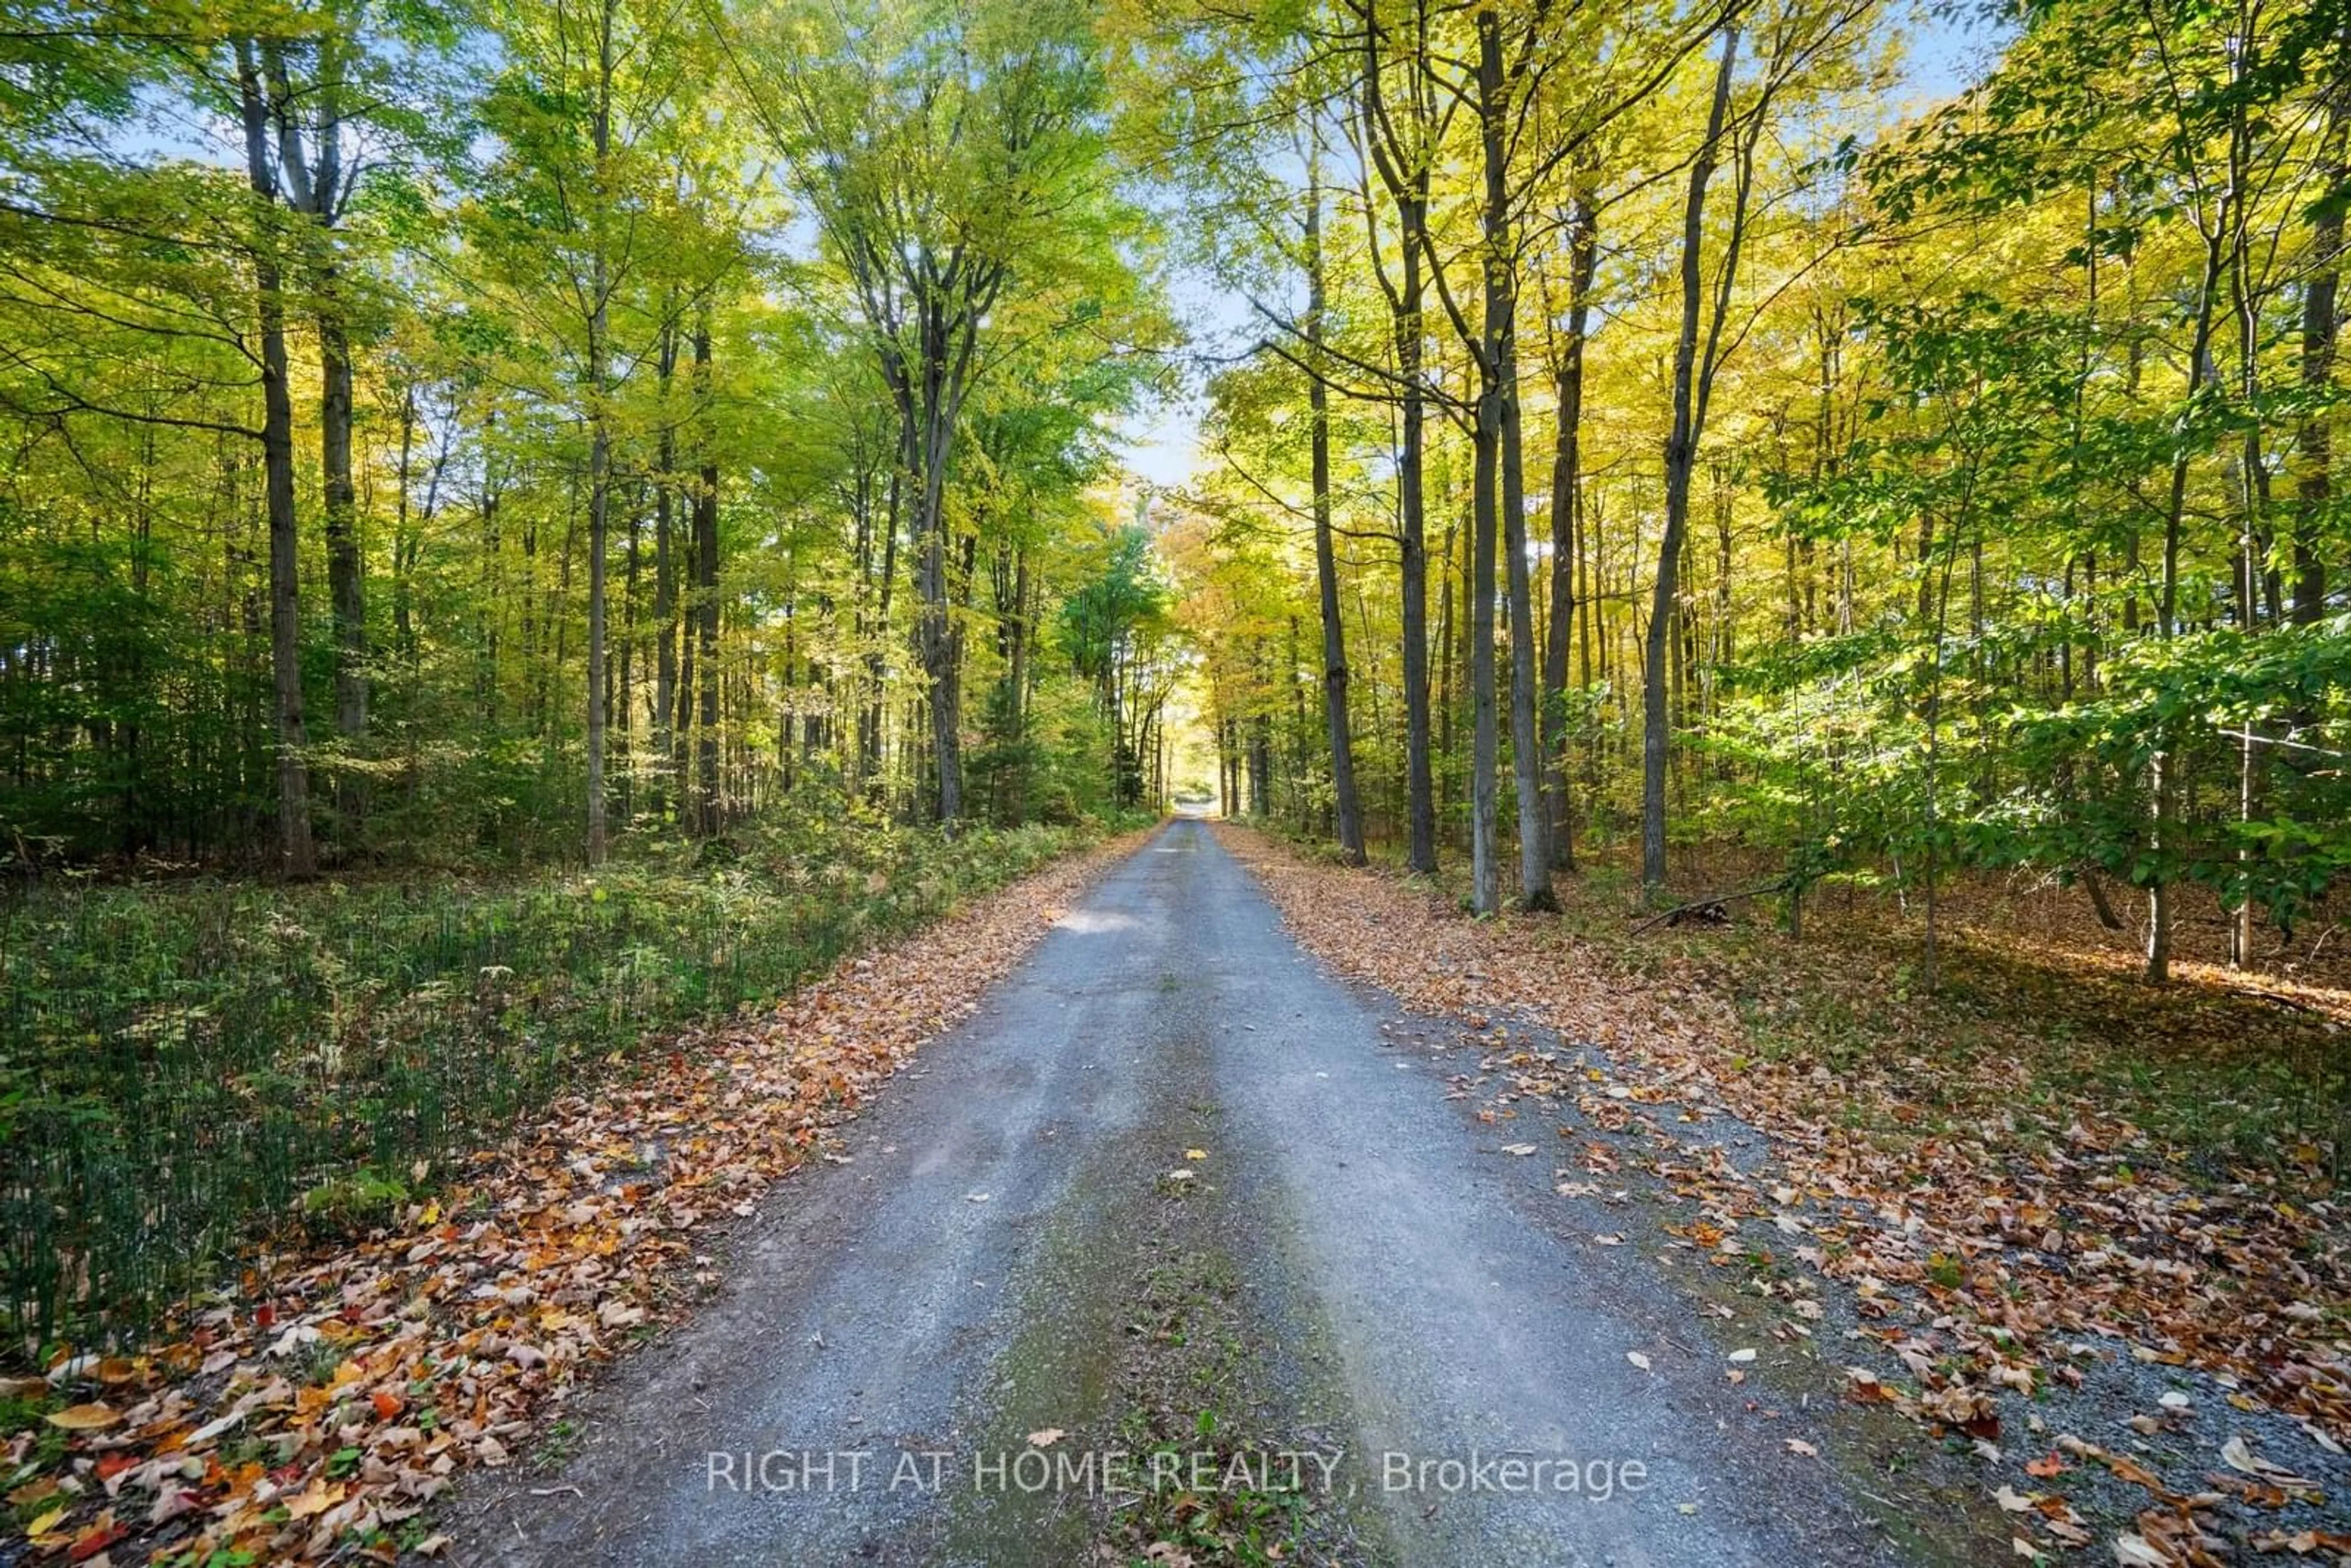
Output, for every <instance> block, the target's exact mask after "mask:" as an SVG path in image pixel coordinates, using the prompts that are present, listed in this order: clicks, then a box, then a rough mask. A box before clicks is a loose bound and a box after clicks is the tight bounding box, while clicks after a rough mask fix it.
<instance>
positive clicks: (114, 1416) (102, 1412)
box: [42, 1401, 122, 1432]
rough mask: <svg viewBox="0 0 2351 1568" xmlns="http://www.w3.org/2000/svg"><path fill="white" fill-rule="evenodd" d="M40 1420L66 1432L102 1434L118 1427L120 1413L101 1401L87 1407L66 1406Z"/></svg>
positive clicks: (120, 1417)
mask: <svg viewBox="0 0 2351 1568" xmlns="http://www.w3.org/2000/svg"><path fill="white" fill-rule="evenodd" d="M42 1418H43V1419H44V1420H46V1421H47V1422H48V1424H49V1425H50V1426H52V1427H63V1428H64V1429H65V1430H66V1431H68V1432H103V1431H104V1430H106V1428H108V1427H113V1426H119V1425H120V1423H121V1421H122V1413H121V1412H120V1411H119V1410H117V1409H115V1408H114V1407H113V1406H110V1405H108V1404H105V1403H104V1402H102V1401H101V1402H99V1403H94V1404H89V1405H68V1406H66V1407H65V1408H64V1409H62V1410H52V1411H50V1412H49V1413H48V1415H47V1416H44V1417H42Z"/></svg>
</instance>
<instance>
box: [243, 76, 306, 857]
mask: <svg viewBox="0 0 2351 1568" xmlns="http://www.w3.org/2000/svg"><path fill="white" fill-rule="evenodd" d="M236 69H237V99H238V106H239V108H240V110H242V115H243V119H244V121H245V146H246V172H247V174H248V176H249V177H250V179H251V182H252V186H253V192H254V193H255V194H256V196H259V197H260V198H262V203H263V204H264V206H263V208H262V210H259V211H256V214H255V218H256V222H258V223H260V224H262V225H271V224H272V222H273V219H274V217H275V214H274V213H271V212H269V211H268V209H267V206H266V204H271V203H274V202H275V200H276V197H277V182H276V179H275V177H274V176H273V174H272V172H271V170H270V165H269V144H268V135H269V125H268V112H267V109H266V105H265V103H264V100H263V98H262V89H261V77H260V72H259V70H258V68H256V65H255V63H254V57H253V50H252V47H251V46H250V45H248V44H246V43H242V42H240V43H239V44H238V45H237V48H236ZM253 282H254V296H255V309H256V317H257V321H256V326H257V327H258V329H259V336H260V340H261V342H260V347H261V406H262V424H261V463H262V480H263V497H264V503H265V505H266V508H267V514H268V518H269V667H270V674H271V683H272V685H273V686H274V688H275V691H276V695H277V865H278V870H279V872H280V873H283V874H284V875H286V876H288V877H308V876H314V875H316V874H317V873H318V870H319V857H318V851H317V849H316V847H315V845H314V843H313V841H312V840H311V836H310V767H309V761H308V757H307V755H306V753H307V751H308V747H309V740H308V736H307V735H306V734H305V732H304V728H303V719H302V639H301V624H300V616H299V599H300V584H301V561H300V556H299V551H298V545H299V542H300V541H299V537H298V534H297V533H296V531H295V521H296V519H295V511H294V399H293V392H292V391H291V387H290V376H289V374H288V369H289V367H288V365H287V356H286V293H285V285H284V275H283V273H282V271H281V269H280V267H279V265H278V261H277V235H276V234H275V233H274V232H271V229H270V228H269V227H266V226H265V228H264V229H263V231H262V232H261V233H260V234H258V235H256V238H255V242H254V246H253Z"/></svg>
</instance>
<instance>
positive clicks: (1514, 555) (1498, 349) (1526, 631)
mask: <svg viewBox="0 0 2351 1568" xmlns="http://www.w3.org/2000/svg"><path fill="white" fill-rule="evenodd" d="M1478 120H1479V135H1480V140H1481V141H1482V143H1483V146H1484V162H1485V175H1486V203H1485V212H1484V214H1483V228H1484V238H1485V242H1486V246H1485V250H1486V255H1485V282H1486V308H1485V320H1484V332H1485V340H1486V353H1485V361H1486V373H1487V377H1488V380H1489V384H1490V387H1491V394H1490V395H1491V396H1492V398H1493V400H1494V402H1495V415H1496V425H1495V436H1496V440H1497V442H1498V444H1499V448H1500V450H1499V454H1498V457H1499V468H1500V480H1501V494H1500V507H1501V522H1502V540H1501V544H1502V559H1503V563H1504V566H1505V569H1506V570H1505V571H1504V574H1503V575H1504V580H1505V582H1506V584H1507V586H1508V589H1509V591H1510V765H1511V773H1512V776H1513V781H1514V783H1515V784H1516V786H1517V788H1516V794H1517V797H1518V818H1519V904H1520V907H1522V908H1526V909H1555V908H1557V907H1558V901H1557V900H1556V899H1555V898H1554V897H1553V896H1552V887H1551V812H1550V810H1549V809H1548V808H1547V807H1546V806H1545V805H1544V804H1543V757H1542V737H1541V729H1540V727H1539V725H1538V723H1537V719H1536V701H1537V690H1536V687H1537V683H1538V675H1537V673H1536V669H1535V612H1534V584H1533V580H1532V578H1533V573H1532V570H1531V567H1530V566H1529V564H1528V561H1527V507H1526V466H1525V451H1524V445H1523V443H1522V442H1521V441H1520V423H1519V326H1518V311H1519V298H1518V287H1519V284H1518V235H1517V230H1516V226H1515V225H1513V223H1512V222H1511V216H1510V147H1509V131H1510V126H1509V120H1510V101H1509V90H1508V89H1507V87H1506V86H1505V84H1504V82H1503V78H1502V24H1501V19H1500V18H1499V16H1497V15H1496V14H1495V12H1494V11H1493V9H1492V8H1491V7H1488V8H1485V9H1482V10H1480V11H1479V13H1478Z"/></svg>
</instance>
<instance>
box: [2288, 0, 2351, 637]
mask: <svg viewBox="0 0 2351 1568" xmlns="http://www.w3.org/2000/svg"><path fill="white" fill-rule="evenodd" d="M2327 93H2328V104H2327V112H2326V138H2325V143H2324V150H2323V151H2322V152H2321V153H2320V155H2319V170H2318V174H2319V180H2320V183H2321V185H2322V187H2323V188H2324V189H2326V190H2329V191H2339V190H2341V189H2342V188H2343V186H2344V183H2345V181H2346V179H2351V22H2346V24H2345V25H2344V29H2343V32H2342V33H2341V35H2340V36H2338V37H2337V38H2336V40H2335V71H2334V76H2333V79H2332V80H2331V81H2330V82H2329V83H2328V85H2327ZM2342 277H2343V204H2341V203H2340V202H2335V201H2328V202H2323V203H2321V204H2319V207H2318V209H2317V214H2316V215H2315V216H2314V218H2313V219H2312V220H2311V225H2310V278H2309V281H2308V282H2307V283H2306V284H2304V287H2303V296H2302V384H2303V387H2304V390H2305V391H2307V392H2309V393H2310V394H2311V395H2312V397H2313V400H2314V402H2316V403H2317V406H2316V407H2314V409H2313V411H2312V412H2311V413H2310V414H2309V415H2308V416H2307V417H2306V418H2304V421H2303V423H2302V429H2301V430H2300V432H2299V433H2298V435H2297V439H2296V442H2295V449H2296V454H2297V455H2298V456H2299V458H2300V460H2301V461H2300V463H2299V465H2298V466H2299V468H2300V470H2301V472H2300V474H2299V476H2297V477H2296V479H2295V482H2294V496H2295V499H2296V501H2297V503H2298V505H2297V506H2296V507H2295V513H2294V608H2293V611H2292V615H2293V620H2294V624H2295V625H2297V626H2308V625H2312V624H2314V623H2315V622H2317V621H2318V619H2319V617H2320V616H2321V615H2322V614H2323V613H2325V605H2326V562H2325V557H2324V556H2323V555H2321V554H2320V549H2319V540H2320V539H2321V538H2323V537H2324V536H2325V526H2326V523H2325V519H2326V512H2327V508H2328V507H2329V506H2330V505H2331V504H2332V502H2333V498H2334V495H2335V476H2334V465H2335V442H2334V413H2333V411H2332V410H2331V409H2329V408H2327V407H2326V406H2325V401H2324V400H2325V398H2326V397H2327V396H2328V395H2329V394H2330V393H2331V392H2333V391H2334V384H2335V338H2336V334H2337V332H2338V331H2339V330H2340V324H2339V322H2338V320H2337V309H2338V307H2337V304H2336V300H2337V298H2338V295H2339V292H2340V289H2341V287H2342Z"/></svg>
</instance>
